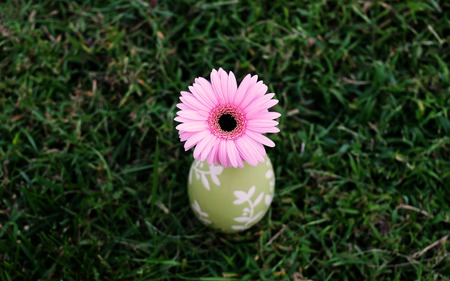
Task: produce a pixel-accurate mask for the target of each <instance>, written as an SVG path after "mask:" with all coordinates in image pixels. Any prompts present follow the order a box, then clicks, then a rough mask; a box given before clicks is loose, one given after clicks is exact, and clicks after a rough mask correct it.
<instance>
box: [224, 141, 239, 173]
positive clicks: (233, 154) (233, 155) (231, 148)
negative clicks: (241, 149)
mask: <svg viewBox="0 0 450 281" xmlns="http://www.w3.org/2000/svg"><path fill="white" fill-rule="evenodd" d="M227 154H228V159H230V163H231V166H233V167H234V168H237V166H238V161H237V158H238V153H237V151H236V146H235V145H234V141H232V140H227Z"/></svg>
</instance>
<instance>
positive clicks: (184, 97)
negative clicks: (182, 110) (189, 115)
mask: <svg viewBox="0 0 450 281" xmlns="http://www.w3.org/2000/svg"><path fill="white" fill-rule="evenodd" d="M180 100H181V101H182V102H183V103H185V104H186V105H187V106H189V107H190V108H192V109H201V110H203V111H209V107H207V106H205V105H204V104H203V103H201V102H199V101H198V100H197V99H196V98H195V97H194V95H193V94H191V93H188V92H181V97H180Z"/></svg>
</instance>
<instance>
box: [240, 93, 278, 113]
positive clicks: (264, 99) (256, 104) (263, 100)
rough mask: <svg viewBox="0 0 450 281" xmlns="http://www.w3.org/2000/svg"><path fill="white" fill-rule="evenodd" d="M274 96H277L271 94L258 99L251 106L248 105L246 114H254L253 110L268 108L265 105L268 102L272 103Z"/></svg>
mask: <svg viewBox="0 0 450 281" xmlns="http://www.w3.org/2000/svg"><path fill="white" fill-rule="evenodd" d="M274 96H275V94H273V93H271V94H267V95H262V96H260V97H257V98H256V99H254V100H253V101H252V102H251V103H250V104H249V105H247V107H246V108H245V112H247V114H250V112H252V111H253V110H259V109H261V108H267V107H265V106H263V105H264V104H266V103H267V102H268V101H270V99H272V98H273V97H274Z"/></svg>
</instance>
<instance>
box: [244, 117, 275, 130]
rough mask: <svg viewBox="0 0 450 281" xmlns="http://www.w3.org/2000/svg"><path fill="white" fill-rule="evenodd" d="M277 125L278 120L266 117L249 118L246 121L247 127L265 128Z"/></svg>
mask: <svg viewBox="0 0 450 281" xmlns="http://www.w3.org/2000/svg"><path fill="white" fill-rule="evenodd" d="M276 125H278V122H277V121H275V120H270V119H269V120H268V119H250V120H248V122H247V126H248V128H250V129H252V128H265V127H272V126H276Z"/></svg>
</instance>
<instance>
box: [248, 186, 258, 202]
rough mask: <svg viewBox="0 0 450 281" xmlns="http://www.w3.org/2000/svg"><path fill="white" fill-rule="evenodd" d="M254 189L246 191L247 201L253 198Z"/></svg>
mask: <svg viewBox="0 0 450 281" xmlns="http://www.w3.org/2000/svg"><path fill="white" fill-rule="evenodd" d="M255 189H256V187H255V186H252V187H250V190H249V191H248V194H247V196H248V197H247V198H248V199H250V198H251V197H252V196H253V194H255Z"/></svg>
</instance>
